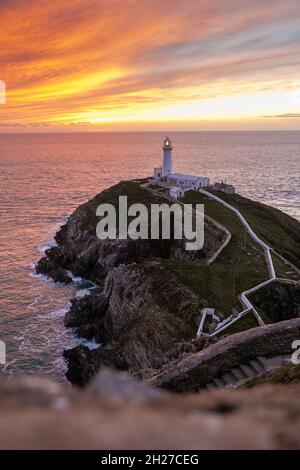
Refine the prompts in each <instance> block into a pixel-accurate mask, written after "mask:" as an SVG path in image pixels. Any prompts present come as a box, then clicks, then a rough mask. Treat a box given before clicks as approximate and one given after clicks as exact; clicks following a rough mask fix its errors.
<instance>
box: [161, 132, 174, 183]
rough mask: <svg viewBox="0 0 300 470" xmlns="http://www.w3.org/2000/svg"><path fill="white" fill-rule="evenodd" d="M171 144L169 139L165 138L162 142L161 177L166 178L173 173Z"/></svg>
mask: <svg viewBox="0 0 300 470" xmlns="http://www.w3.org/2000/svg"><path fill="white" fill-rule="evenodd" d="M172 150H173V147H172V142H171V139H169V137H166V138H165V140H164V146H163V151H164V159H163V168H162V176H168V175H170V174H171V173H172V172H173V165H172Z"/></svg>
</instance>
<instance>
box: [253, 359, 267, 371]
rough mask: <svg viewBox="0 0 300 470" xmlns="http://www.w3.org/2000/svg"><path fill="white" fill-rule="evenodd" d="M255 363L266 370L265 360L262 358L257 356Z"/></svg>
mask: <svg viewBox="0 0 300 470" xmlns="http://www.w3.org/2000/svg"><path fill="white" fill-rule="evenodd" d="M256 361H257V362H258V363H259V364H261V365H262V366H263V368H264V369H265V368H266V364H267V363H266V358H265V357H262V356H257V358H256Z"/></svg>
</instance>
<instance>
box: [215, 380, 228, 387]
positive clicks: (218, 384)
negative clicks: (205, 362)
mask: <svg viewBox="0 0 300 470" xmlns="http://www.w3.org/2000/svg"><path fill="white" fill-rule="evenodd" d="M213 383H215V384H216V386H217V387H218V388H224V387H226V382H225V380H223V379H221V378H218V379H214V380H213Z"/></svg>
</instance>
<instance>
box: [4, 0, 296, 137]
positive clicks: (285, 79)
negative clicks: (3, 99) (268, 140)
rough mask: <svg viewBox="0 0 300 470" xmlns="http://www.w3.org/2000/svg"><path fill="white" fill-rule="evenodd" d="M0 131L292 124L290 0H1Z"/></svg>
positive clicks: (293, 28)
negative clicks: (2, 92)
mask: <svg viewBox="0 0 300 470" xmlns="http://www.w3.org/2000/svg"><path fill="white" fill-rule="evenodd" d="M0 38H1V41H0V80H3V81H4V82H5V83H6V88H7V103H6V104H0V131H2V132H10V131H18V132H19V131H30V132H32V131H44V132H46V131H52V130H56V131H57V130H64V131H66V130H68V131H69V130H75V131H76V130H81V131H86V130H164V129H168V130H181V129H182V130H226V129H229V130H230V129H300V1H299V0H284V1H283V0H265V1H261V0H251V1H249V0H147V1H146V0H72V1H68V2H67V1H63V0H52V1H47V0H0Z"/></svg>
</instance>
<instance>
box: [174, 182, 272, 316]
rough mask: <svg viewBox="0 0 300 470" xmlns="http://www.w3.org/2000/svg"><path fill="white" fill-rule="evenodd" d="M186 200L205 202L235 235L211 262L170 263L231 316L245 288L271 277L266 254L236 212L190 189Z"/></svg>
mask: <svg viewBox="0 0 300 470" xmlns="http://www.w3.org/2000/svg"><path fill="white" fill-rule="evenodd" d="M183 202H185V203H190V204H191V203H193V204H195V203H198V204H204V210H205V214H207V215H208V216H210V217H212V218H213V219H215V220H216V221H217V222H220V223H221V224H223V225H224V226H225V227H226V228H227V229H228V230H229V231H230V232H231V235H232V238H231V240H230V242H229V244H228V245H227V247H226V248H225V249H224V250H223V251H222V252H221V253H220V255H219V256H218V258H217V259H216V260H215V261H214V262H213V263H212V264H211V265H210V266H207V265H204V264H200V263H196V262H189V261H177V260H176V261H174V260H169V261H168V264H169V266H170V267H171V268H172V269H173V270H175V271H176V273H177V274H178V275H179V277H180V278H181V280H182V281H183V282H185V283H186V284H188V285H189V286H190V287H191V288H192V289H193V290H194V291H195V292H196V293H197V294H199V295H200V296H201V298H203V299H205V300H206V301H207V302H208V305H209V306H211V307H214V308H216V309H217V310H219V311H221V312H222V313H223V314H224V315H225V316H228V315H230V314H231V313H232V308H236V309H238V310H240V309H241V305H240V302H239V300H238V295H239V294H240V293H241V292H243V291H244V290H246V289H249V288H251V287H254V286H255V285H257V284H259V283H260V282H262V281H264V280H266V279H267V278H268V272H267V268H266V264H265V259H264V255H263V253H262V251H261V250H260V248H259V247H258V245H257V244H256V243H255V242H253V241H252V239H251V238H250V237H249V236H248V235H247V233H246V231H245V230H244V227H243V226H242V224H241V223H240V221H239V220H238V218H237V217H236V216H235V215H234V213H233V212H232V211H230V210H229V209H227V208H226V207H224V206H222V205H221V204H220V203H218V202H217V201H214V200H212V199H209V198H207V197H206V196H204V195H202V194H201V193H198V192H196V191H189V192H188V193H187V194H186V196H185V198H184V199H183Z"/></svg>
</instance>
